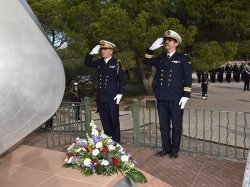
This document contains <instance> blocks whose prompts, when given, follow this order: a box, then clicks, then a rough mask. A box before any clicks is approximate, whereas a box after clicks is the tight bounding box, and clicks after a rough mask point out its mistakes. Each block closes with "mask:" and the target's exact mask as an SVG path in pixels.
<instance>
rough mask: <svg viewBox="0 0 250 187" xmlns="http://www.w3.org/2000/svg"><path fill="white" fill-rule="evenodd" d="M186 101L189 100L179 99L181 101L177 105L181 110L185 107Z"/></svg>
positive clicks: (185, 98) (186, 98)
mask: <svg viewBox="0 0 250 187" xmlns="http://www.w3.org/2000/svg"><path fill="white" fill-rule="evenodd" d="M188 100H189V98H188V97H182V98H181V100H180V102H179V105H181V109H184V107H185V105H186V103H187V101H188Z"/></svg>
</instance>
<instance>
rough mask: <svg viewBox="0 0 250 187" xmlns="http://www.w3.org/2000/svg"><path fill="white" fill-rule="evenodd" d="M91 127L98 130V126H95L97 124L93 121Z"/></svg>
mask: <svg viewBox="0 0 250 187" xmlns="http://www.w3.org/2000/svg"><path fill="white" fill-rule="evenodd" d="M90 127H92V129H96V125H95V122H94V121H93V120H91V122H90Z"/></svg>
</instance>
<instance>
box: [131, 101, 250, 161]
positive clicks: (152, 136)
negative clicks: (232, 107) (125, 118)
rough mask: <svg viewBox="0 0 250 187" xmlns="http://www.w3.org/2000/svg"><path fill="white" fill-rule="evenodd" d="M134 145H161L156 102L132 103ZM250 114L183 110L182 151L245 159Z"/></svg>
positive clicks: (249, 140)
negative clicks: (147, 103) (146, 104)
mask: <svg viewBox="0 0 250 187" xmlns="http://www.w3.org/2000/svg"><path fill="white" fill-rule="evenodd" d="M133 123H134V124H133V126H134V130H133V133H134V145H135V146H156V147H158V146H161V136H160V130H159V129H160V127H159V120H158V113H157V109H156V105H151V106H145V105H143V106H140V107H139V102H138V100H134V102H133ZM249 135H250V113H249V112H232V111H215V110H213V111H212V110H208V109H185V110H184V115H183V135H182V141H181V150H183V151H188V152H193V153H200V154H206V155H211V156H217V157H232V158H239V159H246V158H247V153H248V148H249V146H250V139H249V138H248V137H249Z"/></svg>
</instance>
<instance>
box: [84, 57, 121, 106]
mask: <svg viewBox="0 0 250 187" xmlns="http://www.w3.org/2000/svg"><path fill="white" fill-rule="evenodd" d="M92 58H93V55H90V54H87V56H86V58H85V61H84V64H85V65H87V66H91V67H93V68H96V69H97V78H98V85H97V86H98V99H99V101H101V102H108V101H112V100H114V98H115V96H116V95H117V94H124V91H125V70H124V68H123V67H122V64H121V63H120V62H119V60H117V59H115V58H113V57H112V58H111V59H110V60H109V61H108V63H106V62H105V61H104V59H103V58H100V59H98V60H96V61H93V60H92Z"/></svg>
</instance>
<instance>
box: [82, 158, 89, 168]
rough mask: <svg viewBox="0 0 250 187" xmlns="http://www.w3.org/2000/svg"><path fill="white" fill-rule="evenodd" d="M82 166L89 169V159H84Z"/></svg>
mask: <svg viewBox="0 0 250 187" xmlns="http://www.w3.org/2000/svg"><path fill="white" fill-rule="evenodd" d="M83 164H84V166H86V167H90V165H91V160H90V159H89V158H86V159H85V160H84V161H83Z"/></svg>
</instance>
